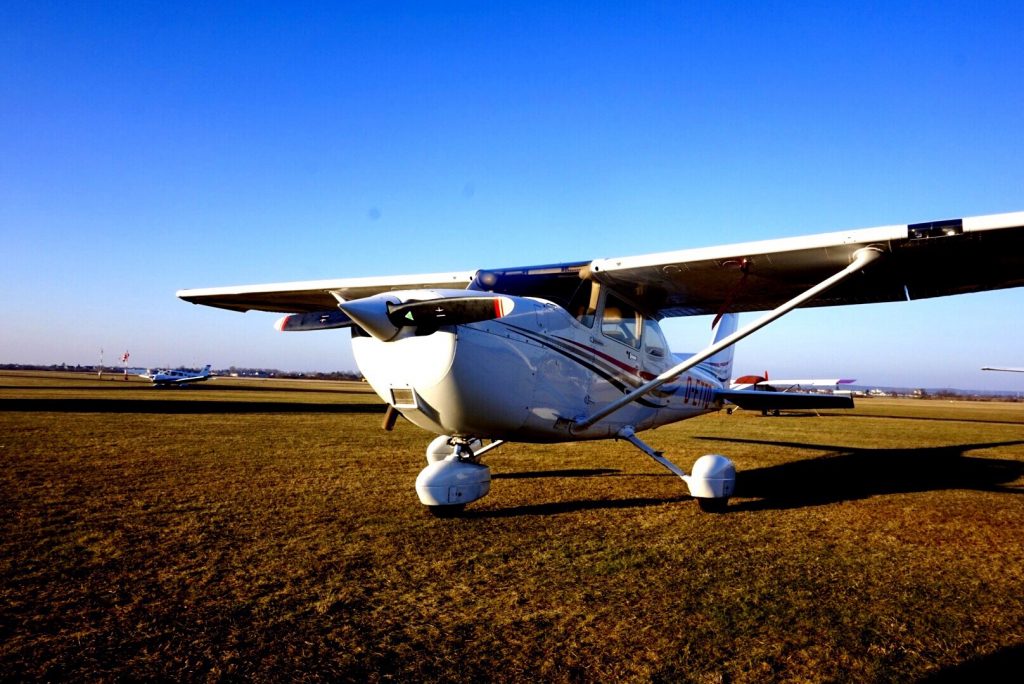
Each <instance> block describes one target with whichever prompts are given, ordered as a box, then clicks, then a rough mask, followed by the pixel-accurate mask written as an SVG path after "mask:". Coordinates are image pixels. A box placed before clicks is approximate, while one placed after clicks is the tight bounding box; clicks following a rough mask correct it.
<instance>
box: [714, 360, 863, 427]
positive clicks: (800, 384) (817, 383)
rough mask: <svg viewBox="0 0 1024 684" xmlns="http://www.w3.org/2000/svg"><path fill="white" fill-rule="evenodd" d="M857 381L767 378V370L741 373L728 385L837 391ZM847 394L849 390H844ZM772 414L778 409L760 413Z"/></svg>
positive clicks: (773, 390)
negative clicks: (754, 373) (840, 387)
mask: <svg viewBox="0 0 1024 684" xmlns="http://www.w3.org/2000/svg"><path fill="white" fill-rule="evenodd" d="M855 382H857V380H856V379H855V378H806V379H801V380H770V379H769V378H768V371H765V372H764V375H742V376H740V377H738V378H736V379H735V380H733V381H732V384H731V385H730V388H731V389H734V390H746V389H755V390H764V391H766V392H799V391H801V390H808V389H809V390H815V391H820V390H828V389H831V390H832V391H833V392H834V393H839V392H841V391H842V390H840V389H839V386H840V385H852V384H853V383H855ZM846 393H847V394H849V392H846ZM726 410H727V412H728V413H730V414H731V413H732V411H731V410H729V409H726ZM769 413H770V414H771V415H773V416H777V415H779V409H772V410H770V411H769V410H768V409H762V410H761V414H762V415H765V416H767V415H768V414H769Z"/></svg>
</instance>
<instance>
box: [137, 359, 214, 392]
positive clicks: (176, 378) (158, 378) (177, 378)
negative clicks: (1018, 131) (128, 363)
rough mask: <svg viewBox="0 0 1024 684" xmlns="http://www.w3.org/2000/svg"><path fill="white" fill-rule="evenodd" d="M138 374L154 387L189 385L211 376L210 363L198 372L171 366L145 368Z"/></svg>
mask: <svg viewBox="0 0 1024 684" xmlns="http://www.w3.org/2000/svg"><path fill="white" fill-rule="evenodd" d="M139 376H140V377H143V378H146V379H147V380H150V381H151V382H152V383H153V384H154V385H155V386H156V387H172V386H181V385H189V384H192V383H195V382H203V381H204V380H209V379H210V378H211V377H212V376H211V375H210V364H206V366H204V367H203V369H202V370H201V371H198V372H196V371H192V370H180V369H171V368H168V369H163V370H152V369H151V370H147V371H146V372H145V373H139Z"/></svg>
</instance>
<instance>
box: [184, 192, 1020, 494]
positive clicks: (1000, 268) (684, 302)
mask: <svg viewBox="0 0 1024 684" xmlns="http://www.w3.org/2000/svg"><path fill="white" fill-rule="evenodd" d="M1021 285H1024V212H1019V213H1015V214H1002V215H994V216H980V217H974V218H964V219H955V220H948V221H934V222H929V223H917V224H911V225H893V226H884V227H880V228H867V229H862V230H852V231H845V232H838V233H827V234H820V235H812V236H809V237H800V238H786V239H781V240H767V241H762V242H751V243H745V244H738V245H727V246H721V247H709V248H701V249H691V250H684V251H678V252H664V253H660V254H650V255H646V256H635V257H622V258H614V259H596V260H593V261H579V262H574V263H563V264H554V265H547V266H527V267H522V268H503V269H492V270H477V271H466V272H460V273H441V274H428V275H407V276H393V277H380V278H348V279H338V280H320V281H306V282H297V283H279V284H269V285H250V286H239V287H217V288H207V289H198V290H182V291H179V292H178V296H179V297H180V298H181V299H184V300H186V301H189V302H193V303H196V304H205V305H208V306H214V307H220V308H224V309H231V310H235V311H248V310H250V309H255V310H260V311H276V312H282V313H287V314H290V315H288V316H286V317H284V318H283V319H281V320H280V321H278V324H277V327H278V329H279V330H284V331H291V330H326V329H331V328H343V327H350V328H351V330H352V350H353V353H354V355H355V359H356V363H357V364H358V365H359V368H360V370H361V371H362V373H363V375H364V376H365V377H366V379H367V381H368V382H369V383H370V385H371V386H372V387H373V389H374V390H375V391H376V392H377V394H378V395H379V396H380V397H381V399H383V400H384V401H385V402H387V404H388V405H389V415H390V416H392V417H394V415H396V413H395V412H400V413H401V414H402V415H403V416H405V417H406V418H407V419H408V420H410V421H411V422H412V423H414V424H416V425H418V426H420V427H422V428H424V429H425V430H429V431H431V432H434V433H435V434H438V435H440V437H438V438H436V439H435V440H434V441H433V442H431V444H430V446H429V447H428V448H427V461H428V462H429V464H430V465H428V466H427V467H426V468H424V470H423V471H422V472H421V473H420V475H419V477H418V478H417V480H416V491H417V494H418V495H419V498H420V501H421V502H422V503H424V504H426V505H427V506H430V507H431V510H432V511H433V512H435V513H439V514H444V513H450V512H452V511H457V510H459V509H461V507H462V506H464V505H465V504H466V503H469V502H472V501H475V500H477V499H479V498H481V497H483V496H485V495H486V494H487V493H488V491H489V490H490V484H491V477H490V469H489V467H487V466H485V465H483V464H481V463H480V457H481V456H483V455H484V454H485V453H488V452H490V451H492V450H493V449H495V448H497V447H498V446H500V445H501V444H503V443H504V442H505V441H520V442H535V443H555V442H570V441H580V440H592V439H610V438H617V439H623V440H626V441H628V442H630V443H631V444H633V445H634V446H635V447H637V448H638V449H640V450H641V451H643V452H644V453H645V454H647V455H648V456H650V457H651V458H653V459H655V460H656V461H657V462H658V463H660V464H661V465H662V466H664V467H665V468H667V469H668V470H670V471H671V472H673V473H675V474H676V475H678V476H679V477H681V478H682V479H683V480H684V481H685V482H686V484H687V486H688V488H689V490H690V494H691V495H692V496H694V497H695V498H697V500H698V502H700V504H701V506H702V508H708V509H712V510H719V509H721V508H722V507H723V506H724V505H725V502H726V501H727V499H728V498H729V497H730V496H731V495H732V494H733V489H734V484H735V468H734V466H733V464H732V463H731V462H730V461H729V460H728V459H727V458H725V457H723V456H720V455H706V456H702V457H701V458H700V459H698V460H697V462H696V463H695V464H694V467H693V470H692V472H691V473H690V474H686V473H685V472H683V471H682V470H681V469H679V468H678V467H677V466H676V465H675V464H673V463H672V462H670V461H669V460H668V459H666V458H665V457H664V456H663V455H662V453H661V452H659V451H655V450H654V449H653V448H651V447H650V446H648V445H647V444H645V443H644V442H642V441H641V440H640V438H639V437H637V433H639V432H641V431H643V430H647V429H649V428H654V427H658V426H660V425H665V424H667V423H672V422H675V421H679V420H684V419H686V418H693V417H695V416H699V415H702V414H704V413H708V412H710V411H717V410H719V409H721V408H722V407H723V406H724V405H725V404H726V402H732V403H735V404H737V405H739V406H741V407H744V408H753V409H768V410H771V409H776V408H778V409H785V408H818V407H826V408H827V407H849V406H852V405H853V400H852V399H851V398H850V397H849V396H846V395H843V396H828V395H816V394H799V393H791V392H765V391H760V390H756V389H748V390H734V389H731V388H730V386H729V381H730V377H731V374H732V359H733V345H734V344H735V343H736V342H738V341H739V340H741V339H743V338H744V337H746V336H747V335H749V334H751V333H753V332H755V331H756V330H759V329H760V328H762V327H764V326H765V325H767V324H769V323H771V322H772V321H774V320H776V319H778V318H779V317H781V316H783V315H785V314H786V313H788V312H789V311H791V310H792V309H794V308H796V307H800V306H833V305H842V304H862V303H869V302H890V301H902V300H911V299H923V298H928V297H939V296H944V295H953V294H963V293H967V292H979V291H982V290H992V289H999V288H1007V287H1018V286H1021ZM766 309H771V310H770V311H769V312H768V313H766V314H764V315H762V316H761V317H760V318H758V319H757V320H756V321H754V322H752V323H750V324H748V325H746V326H744V327H743V328H739V327H738V321H737V313H739V312H744V311H763V310H766ZM697 314H715V323H714V324H713V330H714V334H713V335H714V336H713V342H712V343H711V344H710V345H709V346H708V347H707V348H705V349H703V350H701V351H699V352H697V353H695V354H690V355H687V356H686V357H685V359H684V360H679V359H678V358H677V357H675V356H674V355H673V354H672V353H671V352H670V351H669V348H668V343H667V342H666V340H665V337H664V335H663V334H662V332H661V328H660V326H659V324H658V321H659V320H660V319H662V318H665V317H669V316H691V315H697ZM887 353H893V350H887ZM482 440H493V441H491V442H490V443H489V444H487V445H486V446H484V445H483V441H482Z"/></svg>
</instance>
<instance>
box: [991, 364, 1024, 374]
mask: <svg viewBox="0 0 1024 684" xmlns="http://www.w3.org/2000/svg"><path fill="white" fill-rule="evenodd" d="M981 370H987V371H1004V372H1006V373H1024V368H990V367H988V366H985V367H984V368H982V369H981Z"/></svg>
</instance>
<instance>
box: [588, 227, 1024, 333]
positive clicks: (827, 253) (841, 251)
mask: <svg viewBox="0 0 1024 684" xmlns="http://www.w3.org/2000/svg"><path fill="white" fill-rule="evenodd" d="M867 247H870V248H874V249H876V250H879V251H881V253H882V256H881V258H879V259H877V260H876V261H875V262H874V263H872V264H871V265H870V267H868V268H866V269H865V270H864V271H862V272H861V273H858V274H856V275H853V276H851V277H849V278H847V279H846V280H845V281H843V282H842V283H840V284H838V285H836V286H835V287H834V288H832V289H830V290H828V291H827V292H825V293H824V294H821V295H819V296H818V297H816V298H815V299H813V300H812V301H810V302H808V303H806V304H804V306H834V305H840V304H863V303H869V302H892V301H904V300H910V299H925V298H928V297H940V296H943V295H952V294H963V293H968V292H980V291H983V290H993V289H1000V288H1006V287H1017V286H1021V285H1024V212H1016V213H1011V214H995V215H990V216H977V217H973V218H963V219H952V220H948V221H933V222H929V223H917V224H909V225H893V226H882V227H879V228H865V229H859V230H851V231H846V232H836V233H825V234H820V235H811V236H807V237H798V238H784V239H780V240H767V241H762V242H750V243H744V244H735V245H727V246H722V247H707V248H701V249H688V250H683V251H678V252H662V253H659V254H648V255H645V256H635V257H622V258H613V259H598V260H595V261H593V262H591V264H590V268H589V271H590V274H591V277H593V278H594V279H595V280H597V281H599V282H602V283H604V284H606V285H608V286H610V287H612V288H613V289H616V290H618V291H620V292H622V293H624V294H628V295H631V296H632V297H633V299H635V300H637V303H640V304H642V305H644V306H645V307H646V308H647V309H648V311H649V312H650V313H652V314H657V315H660V316H689V315H697V314H714V313H718V312H721V311H732V312H741V311H761V310H765V309H770V308H773V307H775V306H777V305H778V304H780V303H782V302H784V301H786V300H788V299H790V298H792V297H794V296H796V295H798V294H800V293H801V292H803V291H805V290H807V289H808V288H810V287H812V286H813V285H814V284H815V283H818V282H820V281H822V280H824V279H825V278H827V277H829V276H830V275H832V274H833V273H836V272H837V271H840V270H841V269H843V268H845V267H846V266H848V265H849V264H850V263H851V261H852V260H853V256H854V253H855V252H857V251H858V250H860V249H863V248H867Z"/></svg>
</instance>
